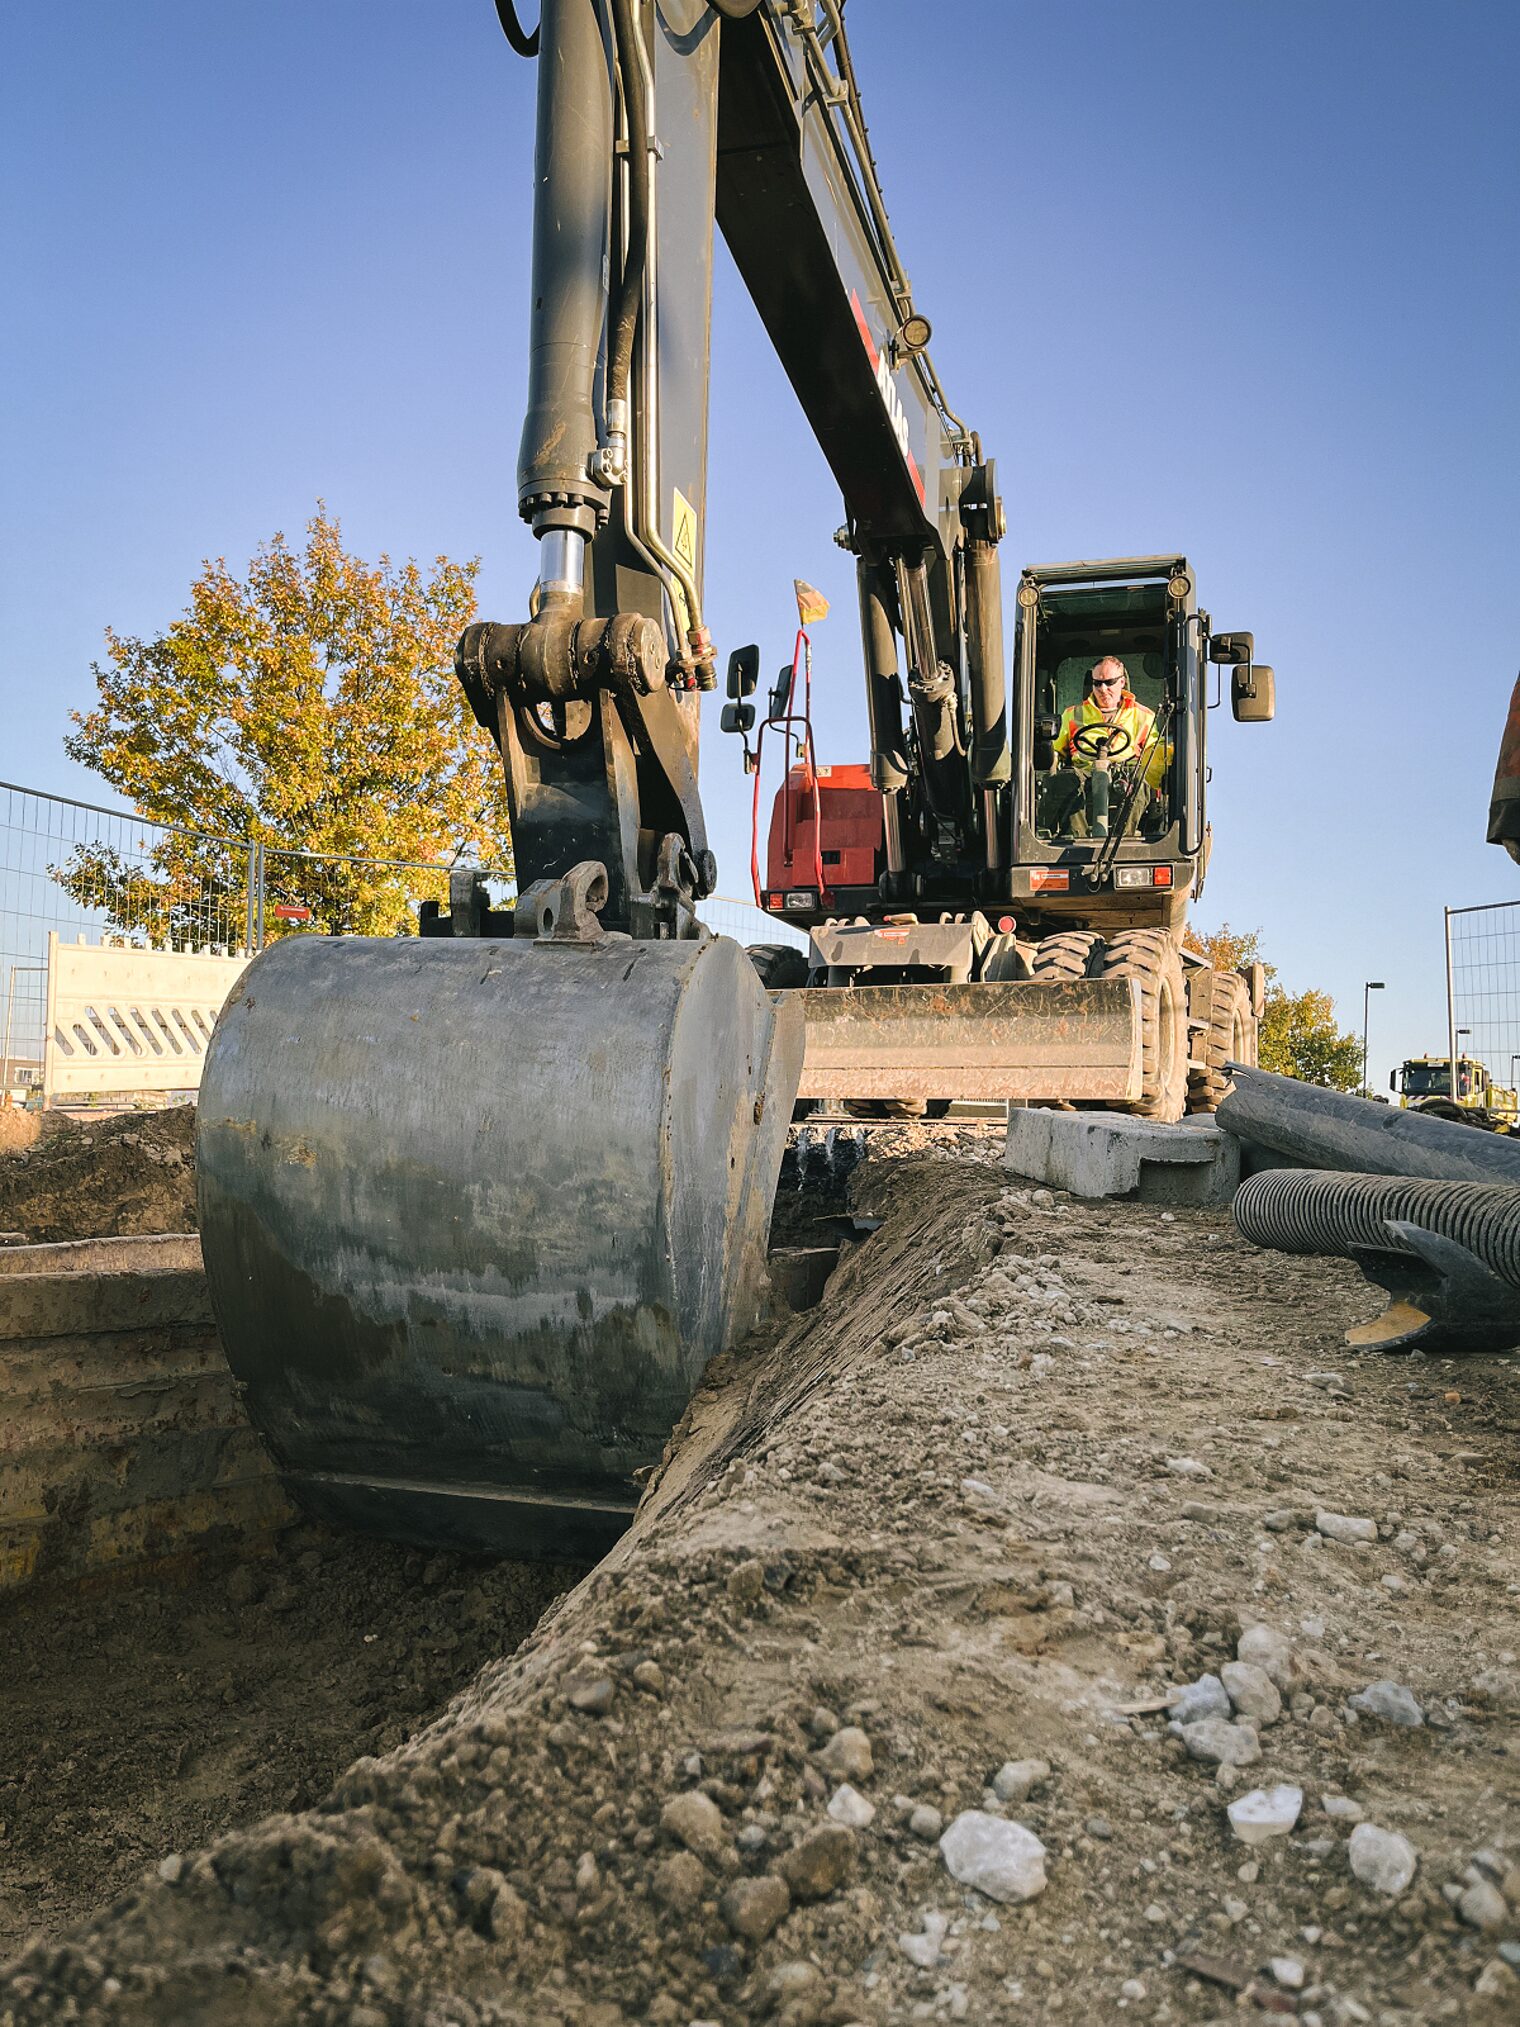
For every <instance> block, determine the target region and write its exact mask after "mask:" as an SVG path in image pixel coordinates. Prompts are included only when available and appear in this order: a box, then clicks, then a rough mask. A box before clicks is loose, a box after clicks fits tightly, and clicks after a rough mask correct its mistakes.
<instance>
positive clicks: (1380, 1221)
mask: <svg viewBox="0 0 1520 2027" xmlns="http://www.w3.org/2000/svg"><path fill="white" fill-rule="evenodd" d="M1234 1208H1235V1223H1236V1225H1237V1226H1238V1228H1239V1230H1240V1233H1241V1236H1242V1237H1243V1238H1247V1239H1249V1240H1250V1241H1251V1243H1252V1244H1253V1245H1256V1246H1271V1247H1272V1248H1274V1250H1275V1251H1277V1252H1279V1253H1329V1254H1336V1253H1360V1252H1367V1253H1390V1252H1402V1251H1404V1250H1405V1248H1404V1247H1403V1245H1402V1244H1401V1243H1400V1241H1399V1240H1398V1239H1397V1238H1396V1237H1395V1236H1394V1235H1393V1234H1392V1233H1390V1232H1389V1231H1388V1229H1387V1227H1388V1224H1389V1222H1390V1221H1395V1222H1398V1223H1403V1224H1411V1225H1418V1226H1419V1227H1421V1229H1422V1230H1425V1231H1429V1232H1436V1233H1438V1234H1439V1235H1440V1236H1441V1237H1442V1238H1446V1239H1450V1240H1452V1241H1453V1242H1454V1243H1455V1244H1457V1245H1459V1246H1462V1247H1464V1248H1465V1249H1466V1251H1467V1252H1469V1253H1471V1254H1472V1255H1473V1257H1474V1258H1475V1259H1477V1260H1480V1261H1481V1262H1482V1263H1483V1265H1484V1266H1485V1267H1487V1268H1488V1270H1489V1271H1490V1273H1492V1274H1495V1275H1497V1276H1498V1277H1499V1279H1500V1280H1501V1281H1508V1282H1509V1283H1510V1284H1511V1285H1512V1286H1514V1287H1517V1288H1520V1187H1516V1186H1512V1185H1510V1184H1506V1183H1475V1182H1429V1181H1424V1180H1421V1179H1419V1178H1416V1177H1413V1176H1403V1175H1341V1174H1335V1173H1330V1172H1327V1171H1323V1170H1319V1169H1301V1168H1272V1169H1265V1170H1264V1171H1263V1172H1262V1173H1261V1174H1260V1175H1253V1176H1252V1177H1251V1179H1250V1180H1249V1182H1245V1183H1242V1184H1241V1187H1240V1189H1239V1190H1238V1191H1237V1193H1236V1197H1235V1207H1234Z"/></svg>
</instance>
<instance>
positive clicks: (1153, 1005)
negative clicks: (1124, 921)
mask: <svg viewBox="0 0 1520 2027" xmlns="http://www.w3.org/2000/svg"><path fill="white" fill-rule="evenodd" d="M1041 947H1042V948H1043V945H1042V946H1041ZM1098 975H1099V976H1100V977H1101V978H1132V979H1134V980H1136V981H1137V982H1138V984H1139V987H1140V1008H1141V1014H1140V1022H1141V1025H1140V1047H1141V1090H1140V1097H1139V1099H1138V1101H1137V1102H1136V1103H1135V1104H1134V1105H1131V1106H1129V1107H1128V1108H1127V1109H1128V1110H1130V1111H1131V1112H1134V1113H1135V1114H1136V1115H1137V1116H1138V1117H1139V1118H1141V1119H1161V1120H1165V1121H1167V1122H1168V1123H1172V1122H1175V1121H1176V1120H1178V1119H1180V1118H1181V1117H1182V1115H1183V1111H1184V1109H1185V1107H1186V1105H1187V1085H1188V1025H1187V987H1186V984H1185V983H1184V981H1183V976H1182V958H1181V956H1180V954H1179V953H1178V950H1177V946H1176V944H1174V943H1173V942H1172V940H1171V938H1170V937H1169V936H1166V935H1164V934H1162V933H1161V932H1159V931H1156V930H1149V929H1126V930H1124V931H1122V932H1121V933H1120V934H1119V935H1118V936H1112V937H1110V938H1109V939H1108V943H1107V946H1106V947H1105V949H1104V952H1103V967H1102V970H1101V971H1100V973H1099V974H1098Z"/></svg>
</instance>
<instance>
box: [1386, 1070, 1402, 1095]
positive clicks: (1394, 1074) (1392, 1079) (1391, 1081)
mask: <svg viewBox="0 0 1520 2027" xmlns="http://www.w3.org/2000/svg"><path fill="white" fill-rule="evenodd" d="M1388 1088H1389V1090H1390V1091H1397V1089H1398V1088H1399V1073H1398V1071H1397V1070H1390V1071H1389V1072H1388Z"/></svg>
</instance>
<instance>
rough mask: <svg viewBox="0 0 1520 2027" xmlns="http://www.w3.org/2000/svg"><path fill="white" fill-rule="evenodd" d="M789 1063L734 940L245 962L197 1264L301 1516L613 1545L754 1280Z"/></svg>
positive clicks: (784, 1014)
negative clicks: (640, 1478) (644, 1475)
mask: <svg viewBox="0 0 1520 2027" xmlns="http://www.w3.org/2000/svg"><path fill="white" fill-rule="evenodd" d="M801 1057H802V1022H801V1016H800V1014H799V1013H798V1012H796V1011H795V1010H793V1009H791V1008H788V1007H781V1008H778V1007H777V1006H776V1004H775V1002H774V1001H773V1000H772V999H771V997H770V996H769V995H767V994H766V993H765V992H764V991H763V989H762V988H761V986H760V984H759V981H758V979H757V978H756V976H755V973H754V970H753V968H752V967H751V965H750V962H749V960H748V958H747V957H746V956H745V954H744V952H743V950H742V949H741V948H740V947H739V945H738V944H736V943H733V942H731V941H729V940H727V939H726V938H715V939H711V940H706V941H703V942H700V943H697V942H629V941H628V940H627V939H626V938H622V939H610V938H609V939H606V940H604V941H601V942H598V943H595V944H589V945H588V944H556V943H553V942H542V943H532V942H529V941H527V940H526V939H523V940H520V941H519V940H516V939H510V940H505V941H500V942H492V941H472V940H466V939H463V938H461V939H460V940H459V941H457V942H454V941H448V940H444V939H442V938H440V939H437V940H425V941H424V940H411V939H407V940H381V939H378V938H367V937H366V938H358V937H356V938H345V939H343V940H341V941H339V940H329V939H326V938H321V937H316V936H295V937H291V938H288V939H286V940H285V941H284V942H281V943H279V944H277V945H275V946H274V947H273V948H272V949H270V950H268V951H266V952H265V953H264V954H263V955H262V956H261V957H259V958H258V959H257V960H256V961H255V962H254V963H253V964H252V965H251V966H250V967H249V969H248V970H247V971H246V972H245V973H244V974H243V978H242V980H241V982H240V984H239V986H238V988H237V990H236V992H235V994H234V996H233V998H232V999H231V1000H230V1001H229V1002H228V1004H227V1006H226V1008H225V1010H224V1011H223V1013H222V1016H221V1019H220V1020H219V1021H218V1023H217V1027H216V1032H215V1036H214V1038H213V1041H212V1044H211V1047H210V1050H209V1051H208V1056H207V1062H206V1068H205V1074H204V1077H203V1080H202V1084H201V1096H200V1116H199V1126H198V1137H197V1164H198V1171H199V1192H200V1222H201V1235H202V1249H203V1252H204V1256H205V1262H206V1271H207V1274H208V1276H209V1279H210V1284H211V1292H212V1299H213V1302H214V1305H215V1310H216V1316H217V1321H218V1324H219V1326H220V1329H221V1334H222V1340H223V1343H224V1345H225V1347H226V1351H227V1357H228V1360H229V1363H230V1364H231V1367H232V1370H233V1373H234V1375H235V1376H236V1378H237V1379H238V1381H239V1382H240V1384H241V1387H242V1390H243V1394H244V1398H245V1401H246V1404H247V1407H248V1411H249V1413H250V1415H251V1417H252V1419H253V1421H254V1423H255V1425H256V1426H257V1428H258V1429H259V1430H260V1431H261V1432H262V1434H263V1436H264V1437H265V1439H266V1441H267V1442H268V1445H269V1447H270V1450H271V1452H272V1453H273V1455H274V1458H275V1461H276V1463H277V1464H278V1466H279V1468H280V1471H281V1473H282V1475H283V1478H284V1481H285V1483H286V1485H287V1487H288V1489H289V1490H290V1492H291V1493H292V1495H293V1496H294V1497H295V1499H296V1500H297V1502H298V1503H299V1504H300V1505H301V1506H302V1507H303V1508H304V1509H305V1510H306V1512H307V1513H308V1514H310V1515H311V1516H313V1517H314V1518H317V1519H320V1520H322V1521H325V1522H328V1523H332V1524H336V1525H340V1526H345V1527H355V1528H359V1529H361V1530H363V1531H366V1532H369V1533H375V1534H381V1535H386V1536H389V1537H391V1538H392V1539H397V1540H404V1541H409V1542H414V1543H417V1544H420V1545H423V1546H435V1545H436V1546H448V1547H455V1548H460V1547H463V1548H472V1549H489V1550H497V1551H506V1552H509V1553H511V1554H513V1555H519V1556H540V1557H548V1558H552V1559H558V1560H564V1561H576V1560H581V1559H584V1558H588V1557H593V1556H596V1555H600V1554H601V1553H602V1552H603V1550H604V1549H605V1548H606V1547H607V1546H608V1545H609V1543H610V1542H611V1541H612V1540H613V1539H614V1538H615V1537H616V1535H617V1534H618V1533H619V1532H620V1531H621V1530H622V1529H623V1528H624V1527H625V1526H626V1525H627V1523H628V1521H629V1519H630V1518H631V1516H632V1513H633V1508H634V1506H635V1504H636V1502H637V1499H638V1493H639V1487H638V1484H637V1482H636V1480H635V1478H634V1475H633V1474H634V1473H635V1472H637V1471H639V1470H640V1469H641V1467H645V1466H649V1465H652V1464H654V1463H656V1462H658V1460H659V1457H660V1454H661V1450H662V1448H663V1446H664V1443H665V1440H666V1438H667V1436H668V1435H669V1433H670V1431H671V1429H672V1427H673V1426H674V1424H675V1422H676V1421H677V1419H678V1418H679V1416H680V1415H681V1413H682V1411H683V1409H684V1408H685V1406H686V1403H687V1400H688V1398H689V1396H690V1394H691V1392H692V1390H693V1388H694V1387H695V1385H696V1382H697V1379H698V1377H699V1376H700V1374H701V1371H702V1368H703V1366H704V1365H705V1364H706V1362H707V1360H708V1359H709V1358H711V1357H712V1355H713V1354H714V1353H715V1352H716V1351H718V1350H720V1349H721V1348H722V1347H723V1346H725V1345H727V1344H729V1343H731V1342H732V1341H733V1340H734V1339H735V1338H736V1337H738V1336H739V1335H741V1334H742V1332H743V1331H744V1330H745V1329H747V1328H748V1327H749V1326H750V1324H751V1323H752V1322H753V1321H754V1319H755V1317H756V1315H757V1314H758V1312H759V1309H760V1306H761V1304H762V1302H763V1301H764V1299H765V1288H766V1277H765V1267H764V1256H765V1242H766V1235H767V1230H768V1226H769V1221H770V1213H771V1204H772V1199H773V1196H774V1193H775V1187H776V1179H777V1175H778V1172H779V1169H780V1164H781V1155H782V1149H783V1145H784V1142H785V1137H786V1128H787V1122H788V1120H789V1118H790V1115H791V1106H792V1097H793V1093H794V1091H795V1088H796V1081H797V1075H798V1071H799V1069H800V1065H801Z"/></svg>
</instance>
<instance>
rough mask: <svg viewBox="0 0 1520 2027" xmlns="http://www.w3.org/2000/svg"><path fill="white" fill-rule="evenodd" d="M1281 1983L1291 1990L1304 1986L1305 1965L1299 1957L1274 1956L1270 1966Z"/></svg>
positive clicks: (1300, 1989) (1299, 1990)
mask: <svg viewBox="0 0 1520 2027" xmlns="http://www.w3.org/2000/svg"><path fill="white" fill-rule="evenodd" d="M1268 1968H1269V1969H1270V1971H1271V1973H1272V1975H1273V1977H1274V1978H1276V1980H1277V1982H1278V1984H1279V1985H1281V1986H1283V1988H1284V1989H1285V1990H1286V1991H1289V1992H1301V1991H1302V1990H1303V1988H1304V1967H1303V1965H1302V1964H1301V1963H1300V1962H1299V1961H1298V1958H1297V1957H1273V1959H1272V1961H1271V1963H1270V1965H1269V1966H1268Z"/></svg>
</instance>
